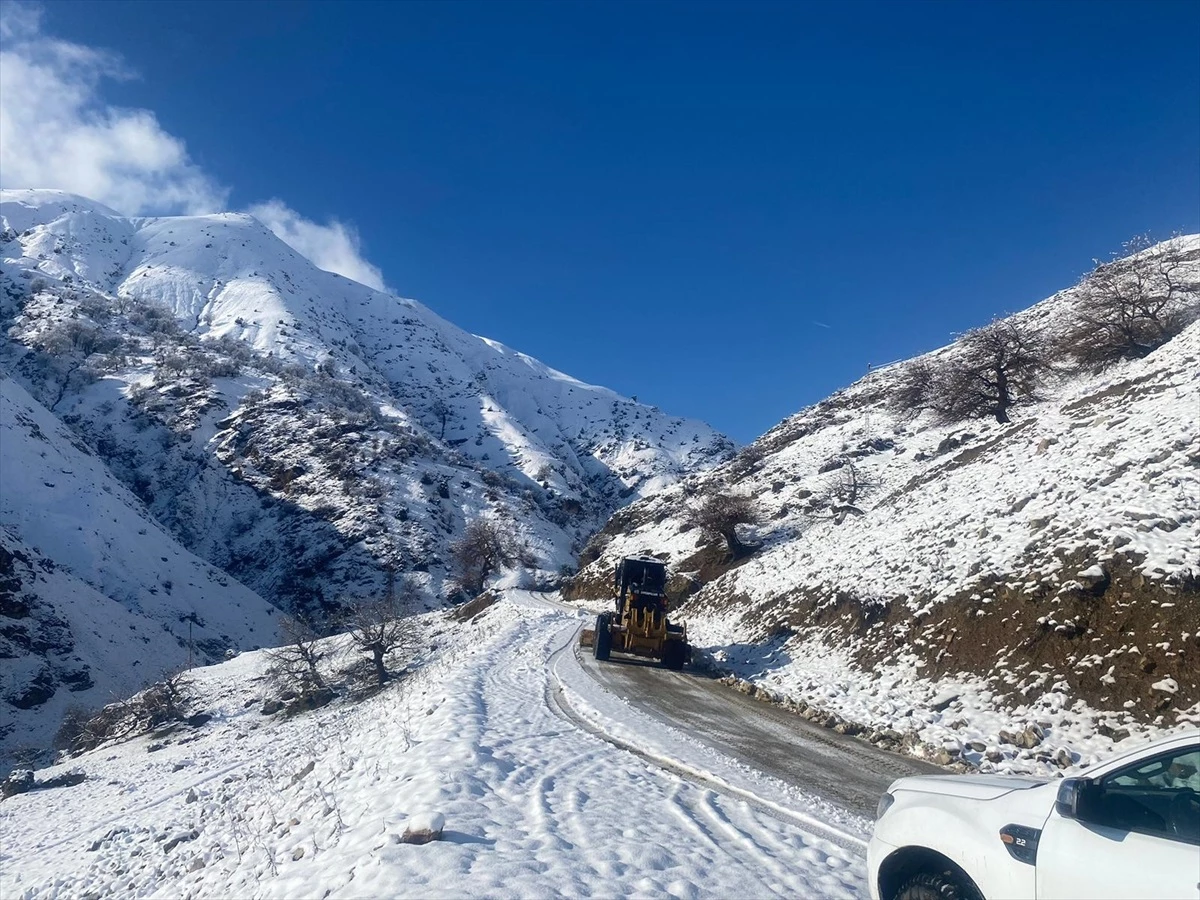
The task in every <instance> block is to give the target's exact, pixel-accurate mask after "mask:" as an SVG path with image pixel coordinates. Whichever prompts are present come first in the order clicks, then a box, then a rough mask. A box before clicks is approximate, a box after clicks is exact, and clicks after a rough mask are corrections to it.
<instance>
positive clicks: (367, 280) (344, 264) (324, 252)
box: [246, 200, 387, 291]
mask: <svg viewBox="0 0 1200 900" xmlns="http://www.w3.org/2000/svg"><path fill="white" fill-rule="evenodd" d="M246 212H248V213H250V215H252V216H254V218H256V219H258V220H259V221H260V222H262V223H263V224H264V225H266V226H267V227H268V228H270V229H271V230H272V231H273V232H275V236H276V237H277V238H279V239H280V240H281V241H283V242H284V243H285V244H287V245H288V246H289V247H291V248H292V249H293V250H295V251H296V252H297V253H299V254H300V255H301V256H305V257H307V258H308V259H309V260H310V261H311V262H312V264H313V265H315V266H316V267H317V268H318V269H324V270H325V271H327V272H337V273H338V274H339V275H345V276H346V277H347V278H351V279H353V280H354V281H357V282H360V283H361V284H365V285H367V286H368V287H373V288H375V290H377V291H383V290H387V288H386V287H385V286H384V284H383V273H382V272H381V271H380V270H379V269H378V267H376V266H373V265H371V264H370V263H369V262H367V260H366V259H365V258H364V257H363V255H362V253H361V251H360V243H359V239H358V232H357V231H356V230H355V229H354V226H352V225H346V224H343V223H342V222H339V221H337V220H336V219H333V220H331V221H330V222H329V224H327V225H318V224H317V223H316V222H313V221H311V220H309V219H306V218H304V217H303V216H301V215H300V214H299V213H298V212H296V211H295V210H294V209H292V208H291V207H290V206H288V205H287V204H286V203H284V202H283V201H282V200H269V201H267V202H266V203H258V204H255V205H254V206H251V207H250V208H249V209H247V210H246Z"/></svg>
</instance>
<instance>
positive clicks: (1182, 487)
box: [569, 236, 1200, 765]
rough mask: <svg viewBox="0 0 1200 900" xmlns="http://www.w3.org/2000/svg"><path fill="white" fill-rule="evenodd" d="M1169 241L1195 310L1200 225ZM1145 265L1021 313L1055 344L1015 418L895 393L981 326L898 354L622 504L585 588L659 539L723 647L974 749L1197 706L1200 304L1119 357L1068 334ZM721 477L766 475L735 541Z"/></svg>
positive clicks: (733, 485)
mask: <svg viewBox="0 0 1200 900" xmlns="http://www.w3.org/2000/svg"><path fill="white" fill-rule="evenodd" d="M1164 250H1170V251H1171V253H1172V254H1173V256H1172V259H1175V260H1176V263H1175V264H1173V268H1172V271H1171V273H1170V277H1171V279H1173V282H1172V285H1173V286H1172V287H1171V288H1170V290H1171V291H1172V292H1173V294H1172V296H1173V297H1174V299H1173V301H1172V303H1174V304H1175V306H1176V307H1177V309H1175V310H1174V311H1173V313H1172V314H1176V313H1177V314H1178V315H1179V316H1181V317H1182V318H1181V319H1180V320H1179V321H1185V320H1186V319H1187V318H1189V317H1195V315H1196V313H1197V311H1198V308H1200V298H1198V296H1197V288H1198V287H1200V237H1195V236H1193V237H1188V238H1181V239H1176V240H1175V241H1173V242H1171V243H1170V244H1167V245H1162V246H1159V247H1157V248H1152V249H1150V250H1148V251H1145V252H1146V253H1148V254H1151V255H1152V254H1155V253H1162V252H1163V251H1164ZM1146 258H1147V259H1154V258H1156V257H1153V256H1148V257H1146ZM1122 265H1124V264H1122ZM1126 271H1127V270H1126V269H1125V268H1122V267H1121V266H1117V267H1116V268H1115V269H1102V270H1100V273H1099V276H1097V278H1095V279H1093V280H1092V282H1091V283H1085V284H1081V285H1080V286H1078V287H1076V288H1072V289H1070V290H1066V291H1063V292H1061V293H1060V294H1058V295H1055V296H1054V297H1052V298H1050V299H1049V300H1046V301H1044V302H1042V303H1040V304H1038V305H1036V306H1034V307H1032V308H1031V309H1029V310H1027V311H1025V312H1024V313H1021V314H1019V315H1017V316H1015V317H1013V318H1012V319H1010V320H1006V322H1005V324H1013V325H1015V326H1018V327H1020V328H1022V329H1024V331H1025V332H1026V333H1029V334H1033V335H1038V336H1039V337H1040V339H1041V341H1042V345H1043V346H1045V347H1046V348H1048V349H1047V350H1046V352H1047V353H1048V354H1049V355H1050V356H1051V357H1052V358H1051V360H1050V361H1051V362H1052V363H1054V365H1055V366H1056V369H1057V371H1050V372H1049V373H1047V376H1046V378H1045V383H1044V384H1043V385H1042V387H1041V390H1040V392H1039V396H1040V397H1041V399H1037V398H1036V397H1035V398H1030V400H1029V402H1027V403H1026V404H1024V405H1021V406H1018V407H1016V408H1013V409H1012V411H1011V416H1010V418H1011V421H1010V422H1007V423H1003V424H1001V423H998V422H997V421H996V419H995V417H991V418H988V417H980V418H971V419H969V420H967V421H961V422H957V423H952V424H938V417H937V416H934V415H931V414H929V413H922V414H920V415H914V411H913V410H907V411H906V410H901V409H898V408H897V404H896V398H897V396H898V395H899V394H900V392H901V390H902V387H903V386H904V385H906V384H911V375H912V373H913V372H914V371H917V369H916V368H914V367H919V366H921V365H925V366H933V367H935V368H936V367H937V366H938V365H940V364H941V362H943V361H945V360H949V359H954V358H957V355H958V354H961V352H962V346H961V345H960V344H956V345H952V346H950V347H947V348H944V349H942V350H939V351H935V352H934V353H931V354H929V355H927V356H925V357H922V358H921V359H919V360H915V361H909V362H907V363H901V364H896V365H892V366H889V367H887V368H883V369H879V370H876V371H874V372H872V373H870V374H868V375H867V376H866V377H865V378H863V379H862V380H860V381H858V382H857V383H855V384H854V385H852V386H850V387H849V388H847V389H845V390H843V391H840V392H838V393H836V394H834V395H833V396H831V397H829V398H828V399H827V400H824V401H822V402H821V403H818V404H816V405H815V406H812V407H810V408H808V409H805V410H803V411H801V412H799V413H797V414H796V415H794V416H792V417H791V418H789V419H787V420H785V421H784V422H782V423H780V424H779V425H778V426H776V427H775V428H773V429H772V430H771V431H770V432H768V433H767V434H766V435H764V436H763V437H762V438H760V439H759V440H758V441H756V442H755V443H753V444H752V445H750V446H749V447H747V448H745V449H744V450H743V451H742V452H741V453H740V454H739V456H738V457H737V458H736V459H734V460H733V461H732V462H730V463H728V464H726V465H724V466H722V467H720V468H718V469H715V470H712V471H709V472H706V473H702V474H699V475H697V476H694V477H692V478H689V479H687V480H685V481H683V482H681V483H680V484H677V485H675V486H673V487H671V488H668V489H667V490H664V491H662V492H661V493H659V494H658V495H656V496H654V497H651V498H648V499H646V500H644V501H641V502H639V503H638V504H635V505H632V506H630V507H627V508H626V509H624V510H621V511H620V512H618V513H617V514H616V516H615V517H614V519H613V521H612V522H611V523H610V524H609V526H608V527H606V529H605V530H604V531H603V532H601V533H600V534H599V535H597V538H596V540H595V541H594V543H593V544H592V546H591V547H589V548H588V550H587V551H585V554H584V557H583V562H586V563H588V564H587V565H586V566H584V567H582V569H581V571H580V574H579V576H578V578H576V579H575V581H574V583H573V585H572V587H571V590H570V592H569V593H570V594H571V595H572V596H574V597H577V598H589V597H600V596H606V595H607V582H608V579H609V577H610V574H611V571H612V566H613V564H614V563H615V561H616V560H617V559H618V558H619V557H620V556H622V555H626V554H630V553H654V554H658V555H660V556H662V557H663V558H665V559H667V560H668V561H669V563H670V566H671V568H672V570H673V572H674V573H675V576H676V581H675V585H676V587H677V588H678V590H679V591H681V592H683V593H686V594H690V596H689V598H688V600H687V601H686V603H685V605H684V606H683V609H682V615H683V617H684V618H685V619H686V620H687V621H688V624H689V629H690V631H689V633H690V634H691V635H693V636H694V638H695V639H696V640H697V641H698V643H699V644H700V645H702V646H705V647H707V648H708V650H709V651H710V653H711V654H713V655H714V658H715V661H716V662H717V663H718V664H720V665H722V666H724V667H725V668H727V669H729V670H731V672H733V673H735V674H736V675H738V676H740V677H743V678H745V679H748V680H749V681H750V682H752V683H753V684H754V685H756V686H757V687H758V688H763V689H766V690H767V691H768V692H774V694H775V695H777V697H778V698H780V699H782V698H785V697H786V698H789V699H791V700H794V701H797V702H803V703H804V704H807V705H808V706H811V707H812V708H813V712H812V715H814V716H821V715H824V714H825V713H830V714H836V716H837V718H836V719H831V720H830V721H837V722H840V723H841V725H842V726H843V727H844V728H847V729H851V730H858V729H860V728H864V729H867V730H868V731H871V732H872V733H873V734H874V736H875V737H876V738H878V739H879V740H883V741H891V742H895V743H899V741H900V739H901V737H905V738H906V740H907V742H908V743H909V745H910V746H912V745H915V744H916V743H917V742H918V741H923V742H925V743H926V744H928V745H931V746H932V747H933V748H934V751H937V750H938V749H940V748H941V746H942V743H943V742H945V745H946V747H947V748H949V749H948V750H947V756H948V757H949V758H957V757H958V756H960V755H961V756H962V758H963V759H964V760H967V761H969V762H972V763H975V764H980V763H983V764H984V765H988V764H991V763H989V762H988V760H987V759H985V758H984V757H985V750H987V749H988V748H991V750H993V751H995V748H996V744H997V738H998V735H999V732H1000V731H1010V732H1012V731H1015V732H1017V733H1021V732H1022V729H1024V728H1025V727H1026V726H1036V729H1038V730H1040V732H1041V733H1042V736H1040V737H1038V738H1037V741H1034V740H1033V739H1025V740H1024V743H1026V744H1034V743H1037V745H1038V746H1037V747H1033V746H1027V747H1024V748H1018V747H1017V746H1016V745H1015V744H1013V743H1009V744H1006V745H1005V749H1004V750H1003V751H1002V752H1003V753H1005V754H1008V755H1010V756H1011V755H1013V754H1016V753H1018V752H1020V753H1024V754H1026V755H1028V756H1029V757H1030V758H1031V759H1032V758H1035V757H1037V756H1038V755H1045V756H1047V758H1049V756H1050V755H1051V754H1050V752H1049V751H1050V750H1051V749H1053V748H1054V747H1055V744H1054V741H1055V739H1057V740H1058V741H1059V744H1058V747H1059V748H1061V747H1063V746H1066V747H1070V746H1072V744H1073V742H1076V741H1077V740H1078V739H1079V738H1080V737H1081V736H1082V735H1083V734H1085V733H1086V734H1091V733H1092V732H1094V731H1095V730H1096V729H1099V730H1100V732H1101V733H1102V734H1103V733H1109V734H1115V735H1116V736H1118V737H1121V736H1123V735H1124V734H1125V733H1127V732H1128V731H1129V730H1130V729H1136V728H1137V727H1138V725H1139V723H1143V724H1146V723H1157V725H1159V726H1170V725H1174V724H1178V723H1187V722H1190V723H1192V724H1193V725H1194V724H1196V723H1200V375H1198V373H1200V322H1193V324H1191V325H1190V327H1187V328H1186V329H1185V330H1183V331H1182V333H1179V334H1177V335H1176V336H1175V337H1173V338H1172V339H1170V340H1168V341H1167V342H1166V343H1165V344H1163V345H1161V346H1159V347H1158V348H1157V349H1155V350H1154V351H1153V352H1150V353H1149V354H1148V355H1145V356H1144V357H1143V358H1140V359H1131V360H1128V361H1124V362H1120V363H1117V364H1115V365H1111V366H1109V367H1107V368H1104V369H1102V370H1101V371H1096V370H1095V368H1094V367H1086V368H1085V369H1084V370H1083V371H1079V370H1077V369H1075V368H1072V370H1071V371H1067V370H1066V369H1067V367H1065V366H1064V365H1063V364H1062V363H1063V360H1061V359H1054V358H1053V357H1054V356H1055V354H1056V352H1061V351H1055V349H1054V348H1055V347H1056V346H1058V347H1061V346H1062V344H1061V340H1060V339H1061V338H1063V336H1064V335H1067V334H1071V333H1075V334H1077V335H1082V336H1083V337H1086V336H1087V332H1086V329H1085V330H1084V331H1079V330H1078V325H1079V323H1080V322H1086V321H1090V318H1089V317H1093V318H1094V316H1093V315H1092V312H1089V310H1091V309H1092V307H1091V306H1089V304H1092V305H1093V306H1094V303H1095V296H1096V294H1095V291H1096V290H1098V289H1099V288H1102V287H1104V285H1099V281H1098V279H1099V277H1100V276H1103V277H1116V276H1115V275H1114V272H1115V273H1116V275H1120V277H1122V278H1125V277H1127V276H1126V275H1121V272H1126ZM1128 271H1130V272H1133V274H1130V275H1128V278H1136V277H1141V275H1140V274H1139V273H1138V272H1137V271H1135V270H1128ZM1098 285H1099V287H1098ZM1125 287H1129V285H1125ZM1089 298H1090V299H1089ZM1167 309H1168V310H1170V309H1171V307H1167ZM1093 311H1094V310H1093ZM1093 355H1094V354H1093ZM723 492H724V493H728V494H732V495H735V496H736V495H741V496H744V497H748V498H750V506H751V509H752V511H753V513H755V514H756V517H757V522H758V524H757V525H756V526H752V527H750V526H746V525H743V526H741V527H742V532H741V535H740V537H741V539H742V541H743V542H744V543H747V544H749V545H751V546H753V547H755V548H756V549H754V550H753V552H751V553H749V554H748V555H747V556H745V557H744V558H742V559H738V560H736V561H733V560H731V559H730V558H729V557H730V554H728V553H727V552H726V548H725V544H724V542H722V541H721V540H720V539H719V538H717V537H715V536H713V535H712V534H711V533H705V532H704V531H703V530H701V529H699V528H697V527H696V517H695V516H694V515H692V514H691V513H689V509H692V508H694V507H696V506H697V504H698V503H699V502H700V501H701V499H702V498H704V497H705V496H711V495H713V494H720V493H723ZM851 494H853V495H854V496H850V495H851ZM932 707H940V708H938V709H934V708H932ZM805 708H807V706H806V707H805ZM842 720H847V721H842ZM968 720H969V722H970V724H968ZM972 729H975V730H976V733H974V734H972V733H971V732H972ZM1030 733H1031V734H1035V735H1036V734H1037V732H1036V731H1035V732H1030ZM1047 735H1048V736H1047ZM974 738H978V739H979V741H980V742H979V743H978V744H977V746H976V747H975V748H974V749H970V748H969V747H968V746H967V742H968V740H971V739H974ZM996 752H1001V751H996ZM996 752H993V754H992V755H993V756H995V755H996ZM1060 758H1061V759H1065V758H1066V757H1060ZM998 759H999V758H998V757H997V759H996V760H992V762H996V761H998Z"/></svg>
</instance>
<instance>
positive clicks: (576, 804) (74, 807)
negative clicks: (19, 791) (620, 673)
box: [0, 592, 868, 898]
mask: <svg viewBox="0 0 1200 900" xmlns="http://www.w3.org/2000/svg"><path fill="white" fill-rule="evenodd" d="M581 621H582V619H581V617H580V614H576V613H574V612H570V611H566V610H564V609H562V608H561V607H557V606H554V605H552V604H549V603H547V602H546V601H544V600H542V599H540V598H538V597H537V596H535V595H530V594H523V593H516V592H512V593H510V594H509V595H508V596H507V597H506V599H505V600H504V601H501V602H500V603H498V604H496V605H495V606H493V607H491V608H490V609H488V610H487V611H486V612H485V613H483V614H482V615H481V616H479V617H478V618H477V619H475V620H474V622H472V623H468V624H459V623H450V622H448V621H441V620H439V625H438V626H437V627H438V628H439V629H440V633H439V634H438V635H437V636H436V637H435V640H436V642H437V644H438V647H437V649H436V650H435V651H433V652H432V653H431V655H430V656H429V658H428V660H427V662H426V663H425V665H424V666H423V667H422V668H421V669H420V671H419V673H418V674H416V675H414V676H411V677H409V678H407V679H406V680H405V681H404V682H402V683H401V684H399V685H397V686H395V687H393V688H392V689H390V690H388V691H386V692H384V693H382V694H379V695H377V696H375V697H373V698H371V699H368V700H365V701H363V702H361V703H359V704H355V705H343V704H337V705H334V706H331V707H327V708H325V709H323V710H319V711H317V712H314V713H310V714H307V715H302V716H299V717H296V718H293V719H290V720H287V719H281V718H279V717H278V716H272V717H266V716H263V715H262V714H261V713H260V712H259V711H258V708H257V707H258V704H257V702H256V700H257V698H258V697H260V696H261V695H262V684H261V682H260V681H259V680H258V677H259V675H260V674H261V670H262V665H263V661H262V659H261V656H260V654H245V655H244V656H242V657H240V658H238V659H237V660H234V661H232V662H230V663H228V664H225V665H222V666H216V667H212V668H209V669H203V670H197V673H196V679H197V682H198V684H199V686H200V688H201V690H202V691H203V693H204V705H205V707H206V708H207V709H209V710H210V711H212V712H214V713H215V714H216V715H215V717H214V719H213V721H212V722H210V723H209V724H208V725H207V726H205V727H203V728H201V729H198V730H196V731H195V732H190V733H187V734H181V733H177V734H176V735H173V736H170V737H167V738H158V739H138V740H135V741H133V742H130V743H127V744H122V745H119V746H114V747H109V748H104V749H101V750H98V751H95V752H93V753H91V754H88V755H86V756H83V757H80V758H79V759H77V760H75V761H74V762H73V763H72V764H71V765H72V766H78V767H81V768H82V769H83V770H84V771H85V772H86V773H87V775H88V780H87V781H85V782H84V783H82V784H80V785H78V786H76V787H72V788H64V789H57V790H51V791H41V792H35V793H30V794H24V795H19V796H17V797H13V798H10V799H9V800H7V801H5V802H4V803H3V804H2V805H0V896H4V897H5V898H18V897H27V898H32V897H57V896H62V897H68V896H69V897H81V896H87V895H96V896H101V895H115V896H127V897H133V896H157V897H182V896H195V897H233V896H237V897H252V896H253V897H289V898H294V897H327V896H328V897H383V896H389V897H390V896H410V897H415V896H419V897H428V896H505V897H514V896H519V897H533V896H550V895H558V896H564V895H565V896H585V895H592V896H618V895H619V896H672V897H703V896H712V897H728V896H739V897H766V896H788V897H795V896H855V895H860V894H864V893H865V884H864V882H863V860H862V846H863V845H862V841H863V839H864V838H865V836H866V828H867V827H868V824H867V822H866V821H865V820H864V819H862V818H860V817H858V816H856V815H854V814H852V813H848V812H846V811H844V810H841V809H839V808H837V807H835V806H833V805H832V804H829V803H827V802H824V801H820V800H816V799H813V798H810V797H806V796H805V795H804V794H803V793H801V792H800V791H798V790H797V789H795V788H793V787H789V786H788V785H786V784H784V783H782V782H780V781H776V780H774V779H771V778H769V777H767V776H763V775H761V774H759V773H756V772H755V771H753V770H751V769H749V768H747V767H746V766H744V765H742V764H740V763H738V762H737V761H735V760H733V759H732V758H729V757H726V756H724V755H723V754H721V753H720V752H718V751H716V750H713V749H711V748H708V747H706V746H704V745H702V744H699V743H698V742H696V741H695V740H694V739H693V738H691V737H690V736H689V735H687V734H686V733H684V732H680V731H676V730H674V729H672V728H671V727H669V726H668V725H666V724H664V723H663V722H661V721H659V720H657V719H654V718H651V717H649V716H647V715H646V714H644V713H642V712H640V711H638V710H637V709H635V708H633V707H632V706H630V705H629V704H628V703H627V702H626V701H624V700H622V699H621V698H620V697H618V696H617V695H615V694H613V693H611V692H609V691H607V690H605V689H604V688H603V687H602V686H600V685H599V684H598V683H597V682H596V681H594V680H593V679H592V678H591V677H590V676H589V675H588V674H587V673H586V672H585V671H584V669H583V668H582V666H581V665H580V662H579V660H578V658H577V657H576V655H575V654H574V652H573V649H572V644H573V641H574V639H575V632H576V630H577V628H578V626H579V624H580V623H581ZM580 724H583V725H585V727H580ZM594 732H602V733H603V735H604V736H603V737H601V736H598V735H597V734H596V733H594ZM618 745H621V746H618ZM624 747H629V748H633V750H634V751H635V752H630V750H629V749H624ZM148 751H152V752H148ZM39 774H41V775H43V776H44V775H47V774H50V773H39ZM427 812H436V813H441V814H442V815H443V816H444V817H445V821H446V832H445V834H444V839H443V840H442V841H439V842H435V843H432V844H427V845H424V846H413V845H407V844H400V843H397V842H396V841H395V839H394V836H395V835H397V834H398V833H399V832H400V831H402V830H403V827H404V822H405V821H406V820H407V818H408V817H410V816H413V815H420V814H422V813H427Z"/></svg>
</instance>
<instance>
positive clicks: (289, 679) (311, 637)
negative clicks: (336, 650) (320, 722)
mask: <svg viewBox="0 0 1200 900" xmlns="http://www.w3.org/2000/svg"><path fill="white" fill-rule="evenodd" d="M279 631H280V633H281V634H282V635H283V637H284V639H285V640H286V643H285V644H283V645H282V646H280V647H277V648H275V649H274V650H268V651H267V654H266V655H267V659H268V660H269V662H270V664H269V666H268V668H267V674H268V675H269V676H271V678H273V679H274V680H275V681H276V682H277V683H278V684H279V686H280V687H282V688H284V689H285V690H290V691H294V692H295V693H296V694H298V695H299V696H301V697H308V696H312V695H315V694H324V693H327V692H328V691H329V687H328V685H327V684H326V682H325V678H324V676H322V675H321V661H322V660H324V659H325V656H326V654H325V651H324V650H323V649H322V648H321V645H320V643H319V641H320V636H319V635H318V634H317V632H316V631H315V630H314V629H313V628H312V626H310V625H309V624H308V623H307V622H306V621H304V620H303V619H301V618H299V617H295V616H284V617H282V618H281V619H280V621H279Z"/></svg>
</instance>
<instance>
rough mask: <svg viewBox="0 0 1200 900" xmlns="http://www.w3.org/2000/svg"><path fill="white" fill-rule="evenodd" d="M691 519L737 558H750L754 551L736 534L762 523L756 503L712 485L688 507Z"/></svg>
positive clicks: (742, 495) (694, 524)
mask: <svg viewBox="0 0 1200 900" xmlns="http://www.w3.org/2000/svg"><path fill="white" fill-rule="evenodd" d="M688 518H689V520H690V522H691V524H692V525H693V526H694V527H696V528H699V529H700V531H701V532H702V533H703V534H705V535H706V536H708V537H712V538H720V539H722V540H723V541H724V542H725V547H726V548H727V549H728V550H729V553H730V555H731V556H733V558H734V559H740V558H741V557H743V556H746V555H748V554H749V553H750V552H751V550H752V549H753V548H752V547H750V546H748V545H747V544H745V543H744V542H743V541H742V540H741V538H739V537H738V533H737V529H738V526H739V525H755V524H757V523H758V521H759V517H758V512H757V511H756V510H755V508H754V502H753V500H751V499H750V497H748V496H747V495H745V494H735V493H733V492H732V491H728V490H724V489H722V488H720V487H718V486H713V487H711V488H710V489H709V490H707V491H706V492H705V493H704V494H703V495H702V496H701V497H700V499H699V500H698V501H696V502H695V503H694V504H693V505H691V506H689V507H688Z"/></svg>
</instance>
